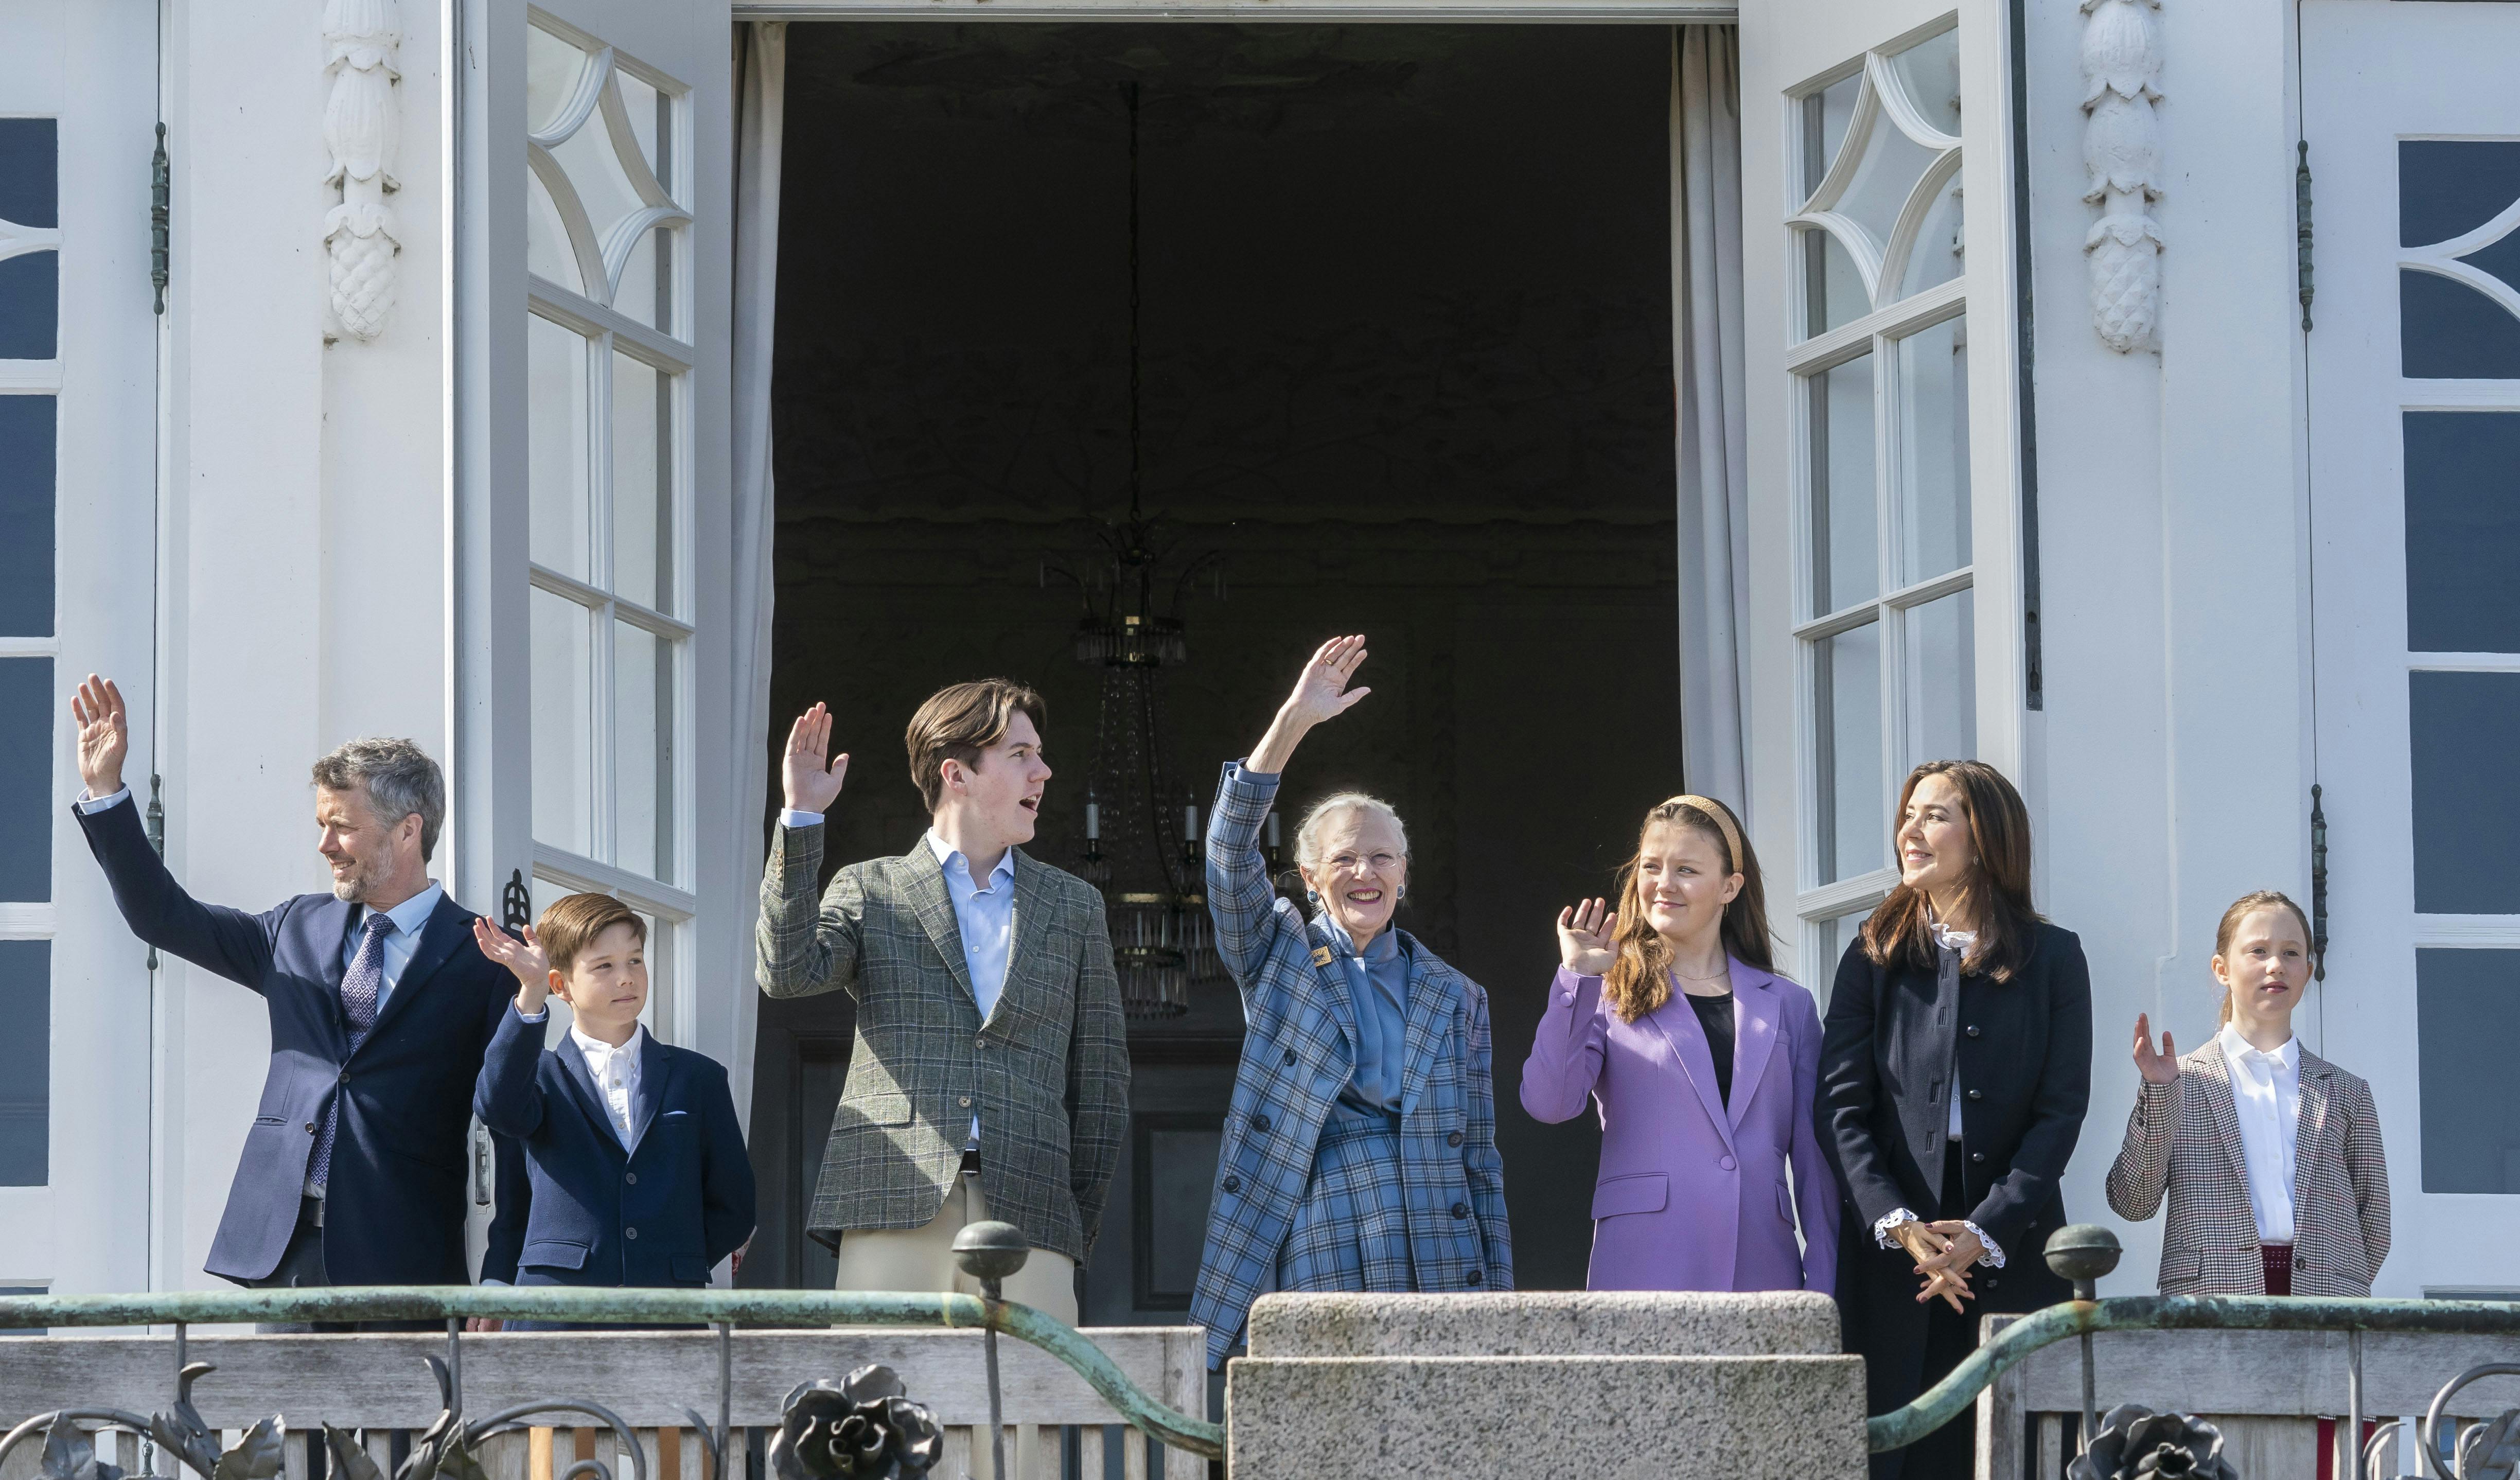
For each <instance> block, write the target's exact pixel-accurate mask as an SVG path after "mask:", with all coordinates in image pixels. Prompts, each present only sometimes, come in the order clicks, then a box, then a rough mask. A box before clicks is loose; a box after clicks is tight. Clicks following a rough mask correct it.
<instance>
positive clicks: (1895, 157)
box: [1835, 117, 1935, 248]
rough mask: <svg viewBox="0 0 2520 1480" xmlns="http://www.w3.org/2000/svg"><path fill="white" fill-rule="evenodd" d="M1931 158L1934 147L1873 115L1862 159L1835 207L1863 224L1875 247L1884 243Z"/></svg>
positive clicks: (1932, 160) (1886, 120) (1885, 244)
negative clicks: (1931, 147) (1927, 146)
mask: <svg viewBox="0 0 2520 1480" xmlns="http://www.w3.org/2000/svg"><path fill="white" fill-rule="evenodd" d="M1934 158H1935V152H1934V151H1932V150H1929V149H1927V148H1925V146H1923V145H1921V144H1919V143H1917V142H1916V141H1915V140H1913V139H1911V138H1909V137H1908V136H1907V135H1906V134H1904V133H1901V132H1900V131H1899V129H1898V126H1897V125H1896V124H1893V123H1892V122H1891V121H1890V120H1889V119H1888V118H1887V117H1877V118H1875V119H1874V120H1873V124H1872V129H1871V133H1870V135H1869V136H1868V138H1867V139H1866V140H1865V144H1864V161H1863V162H1862V163H1861V164H1858V165H1857V166H1856V167H1855V181H1854V183H1853V184H1851V185H1849V186H1848V187H1847V189H1846V194H1845V195H1844V196H1843V197H1841V198H1840V199H1839V201H1838V202H1837V205H1836V207H1835V209H1836V210H1837V212H1838V214H1840V215H1843V216H1847V217H1850V218H1852V219H1853V220H1854V221H1855V223H1856V224H1857V225H1859V226H1861V227H1863V228H1864V229H1865V231H1866V232H1867V233H1868V234H1869V235H1870V236H1871V238H1872V245H1873V246H1874V247H1876V248H1878V247H1886V246H1888V245H1889V242H1890V232H1891V228H1893V227H1895V226H1897V225H1898V224H1899V212H1900V211H1902V210H1904V209H1906V208H1907V205H1908V197H1909V196H1910V195H1912V194H1913V193H1914V191H1915V189H1916V182H1917V181H1918V180H1920V179H1922V178H1924V174H1925V167H1926V166H1927V165H1929V164H1932V163H1933V162H1934Z"/></svg>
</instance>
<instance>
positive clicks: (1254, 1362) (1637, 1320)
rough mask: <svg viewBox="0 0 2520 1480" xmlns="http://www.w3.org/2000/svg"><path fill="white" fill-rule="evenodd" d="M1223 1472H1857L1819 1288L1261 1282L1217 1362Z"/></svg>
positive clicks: (1474, 1478)
mask: <svg viewBox="0 0 2520 1480" xmlns="http://www.w3.org/2000/svg"><path fill="white" fill-rule="evenodd" d="M1225 1406H1226V1413H1227V1415H1228V1420H1229V1431H1230V1433H1231V1435H1232V1439H1231V1445H1232V1452H1231V1454H1230V1456H1229V1458H1228V1469H1229V1473H1230V1474H1231V1475H1232V1476H1233V1477H1234V1480H1280V1477H1285V1480H1295V1477H1298V1476H1300V1477H1304V1480H1314V1477H1318V1476H1322V1475H1358V1476H1369V1475H1371V1476H1383V1475H1388V1476H1404V1475H1405V1476H1412V1477H1416V1476H1425V1475H1440V1476H1442V1477H1444V1480H1508V1477H1511V1480H1524V1477H1527V1476H1531V1475H1536V1474H1582V1475H1586V1476H1588V1477H1589V1476H1600V1477H1614V1476H1615V1477H1636V1480H1648V1477H1650V1480H1686V1477H1695V1476H1704V1477H1707V1480H1718V1477H1720V1480H1751V1477H1765V1476H1774V1477H1776V1480H1861V1477H1862V1476H1863V1474H1864V1470H1865V1443H1864V1364H1863V1361H1862V1359H1860V1358H1856V1357H1846V1356H1840V1355H1839V1354H1838V1329H1837V1307H1836V1305H1835V1304H1834V1303H1833V1302H1831V1301H1830V1300H1829V1299H1828V1297H1826V1296H1824V1295H1810V1294H1803V1293H1799V1292H1778V1293H1772V1294H1756V1295H1733V1294H1662V1293H1651V1294H1648V1293H1633V1294H1630V1293H1615V1294H1591V1293H1581V1292H1571V1293H1561V1292H1532V1293H1523V1294H1498V1295H1266V1296H1263V1297H1261V1299H1260V1300H1259V1302H1258V1303H1257V1304H1256V1305H1254V1306H1253V1308H1252V1311H1251V1355H1250V1356H1249V1357H1247V1358H1243V1359H1241V1360H1238V1361H1237V1362H1235V1363H1233V1364H1232V1365H1231V1366H1230V1367H1229V1368H1227V1369H1226V1377H1225Z"/></svg>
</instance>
